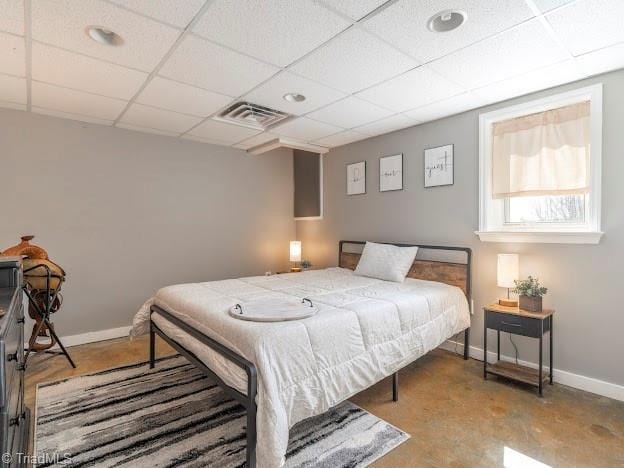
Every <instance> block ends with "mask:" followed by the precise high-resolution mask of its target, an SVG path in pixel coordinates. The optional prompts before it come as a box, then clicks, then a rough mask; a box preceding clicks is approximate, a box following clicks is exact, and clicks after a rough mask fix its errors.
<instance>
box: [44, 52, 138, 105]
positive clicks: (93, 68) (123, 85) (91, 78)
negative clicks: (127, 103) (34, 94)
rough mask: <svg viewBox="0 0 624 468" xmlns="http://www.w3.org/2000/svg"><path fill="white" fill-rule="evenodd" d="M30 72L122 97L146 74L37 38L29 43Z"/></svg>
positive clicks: (127, 96)
mask: <svg viewBox="0 0 624 468" xmlns="http://www.w3.org/2000/svg"><path fill="white" fill-rule="evenodd" d="M32 74H33V79H35V80H39V81H45V82H47V83H52V84H57V85H59V86H64V87H66V88H74V89H78V90H81V91H87V92H89V93H94V94H101V95H103V96H108V97H116V98H120V99H126V100H129V99H130V98H132V96H134V95H135V94H136V92H137V91H138V90H139V88H140V87H141V85H142V84H143V82H144V81H145V79H146V78H147V73H145V72H140V71H137V70H131V69H129V68H126V67H122V66H120V65H114V64H112V63H107V62H103V61H101V60H96V59H93V58H90V57H86V56H84V55H79V54H74V53H72V52H67V51H65V50H61V49H57V48H56V47H51V46H48V45H44V44H39V43H38V42H33V44H32Z"/></svg>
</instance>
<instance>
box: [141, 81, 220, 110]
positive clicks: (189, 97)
mask: <svg viewBox="0 0 624 468" xmlns="http://www.w3.org/2000/svg"><path fill="white" fill-rule="evenodd" d="M231 101H232V98H231V97H229V96H224V95H223V94H218V93H213V92H212V91H206V90H205V89H201V88H196V87H195V86H190V85H187V84H183V83H178V82H176V81H171V80H167V79H165V78H160V77H158V76H157V77H155V78H154V79H153V80H152V81H150V82H149V84H148V85H147V86H146V88H145V89H144V90H143V91H142V92H141V94H140V95H139V97H138V98H137V99H136V102H139V103H142V104H148V105H151V106H155V107H161V108H163V109H168V110H171V111H174V112H181V113H183V114H191V115H197V116H200V117H208V116H209V115H211V114H212V113H214V112H215V111H217V110H219V109H221V108H222V107H224V106H225V105H227V104H228V103H230V102H231Z"/></svg>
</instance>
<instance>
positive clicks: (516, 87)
mask: <svg viewBox="0 0 624 468" xmlns="http://www.w3.org/2000/svg"><path fill="white" fill-rule="evenodd" d="M580 78H582V75H581V69H580V67H579V66H578V65H577V63H576V62H575V61H574V59H569V60H566V61H564V62H560V63H557V64H554V65H549V66H547V67H543V68H540V69H538V70H533V71H530V72H528V73H524V74H522V75H519V76H516V77H513V78H509V79H507V80H502V81H499V82H496V83H492V84H490V85H487V86H484V87H483V88H478V89H475V90H474V91H473V93H474V94H476V95H478V96H479V97H481V98H483V99H484V100H485V101H486V102H487V103H492V102H500V101H504V100H506V99H511V98H514V97H516V96H522V95H524V94H528V93H532V92H534V91H539V90H542V89H546V88H550V87H553V86H557V85H560V84H563V83H569V82H571V81H575V80H578V79H580Z"/></svg>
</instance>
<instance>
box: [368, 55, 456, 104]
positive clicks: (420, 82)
mask: <svg viewBox="0 0 624 468" xmlns="http://www.w3.org/2000/svg"><path fill="white" fill-rule="evenodd" d="M462 91H464V90H463V89H462V88H461V87H460V86H458V85H456V84H455V83H452V82H451V81H449V80H447V79H445V78H443V77H442V76H440V75H439V74H437V73H435V72H434V71H432V70H430V69H428V68H427V67H426V66H422V67H418V68H416V69H414V70H411V71H408V72H407V73H404V74H403V75H400V76H398V77H396V78H394V79H392V80H389V81H386V82H384V83H381V84H379V85H377V86H373V87H372V88H370V89H367V90H366V91H362V92H361V93H358V96H361V97H362V98H364V99H366V100H368V101H371V102H374V103H375V104H379V105H380V106H384V107H387V108H388V109H393V110H395V111H397V112H402V111H406V110H409V109H414V108H416V107H420V106H423V105H425V104H429V103H431V102H435V101H439V100H441V99H444V98H447V97H451V96H454V95H456V94H460V93H461V92H462Z"/></svg>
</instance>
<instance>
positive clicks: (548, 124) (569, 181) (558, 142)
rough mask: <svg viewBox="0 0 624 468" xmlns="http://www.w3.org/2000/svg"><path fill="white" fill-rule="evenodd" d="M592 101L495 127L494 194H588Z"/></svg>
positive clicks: (496, 195)
mask: <svg viewBox="0 0 624 468" xmlns="http://www.w3.org/2000/svg"><path fill="white" fill-rule="evenodd" d="M589 106H590V103H589V101H585V102H580V103H577V104H572V105H569V106H565V107H560V108H558V109H551V110H548V111H545V112H539V113H536V114H531V115H526V116H522V117H517V118H514V119H509V120H503V121H500V122H496V123H494V124H493V125H492V196H493V197H494V198H506V197H521V196H532V195H564V194H578V193H585V192H588V191H589V158H590V120H589V113H590V110H589V109H590V107H589Z"/></svg>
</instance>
